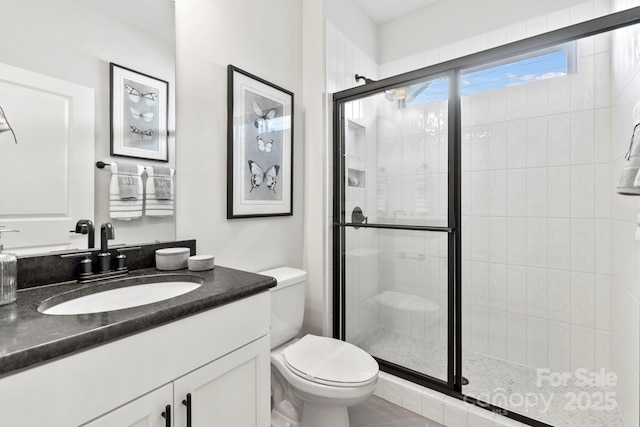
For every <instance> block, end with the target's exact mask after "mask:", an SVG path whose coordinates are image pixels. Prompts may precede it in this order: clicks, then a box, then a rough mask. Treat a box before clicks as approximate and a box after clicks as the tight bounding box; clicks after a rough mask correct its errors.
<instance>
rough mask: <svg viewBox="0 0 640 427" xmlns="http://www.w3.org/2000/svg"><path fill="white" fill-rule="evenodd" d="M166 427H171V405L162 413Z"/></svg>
mask: <svg viewBox="0 0 640 427" xmlns="http://www.w3.org/2000/svg"><path fill="white" fill-rule="evenodd" d="M162 417H163V418H164V425H165V427H171V405H167V406H165V408H164V412H163V413H162Z"/></svg>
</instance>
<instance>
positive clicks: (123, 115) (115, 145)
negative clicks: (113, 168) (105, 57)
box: [109, 63, 169, 162]
mask: <svg viewBox="0 0 640 427" xmlns="http://www.w3.org/2000/svg"><path fill="white" fill-rule="evenodd" d="M109 71H110V72H109V77H110V91H111V155H112V156H123V157H135V158H139V159H149V160H157V161H161V162H168V161H169V132H168V124H169V118H168V111H169V83H168V82H166V81H164V80H161V79H159V78H157V77H153V76H150V75H148V74H144V73H141V72H139V71H135V70H132V69H130V68H126V67H123V66H121V65H117V64H114V63H110V70H109Z"/></svg>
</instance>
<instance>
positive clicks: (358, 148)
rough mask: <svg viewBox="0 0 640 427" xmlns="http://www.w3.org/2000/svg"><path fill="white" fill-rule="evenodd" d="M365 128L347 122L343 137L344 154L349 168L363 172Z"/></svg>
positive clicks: (351, 121)
mask: <svg viewBox="0 0 640 427" xmlns="http://www.w3.org/2000/svg"><path fill="white" fill-rule="evenodd" d="M365 130H366V129H365V127H364V126H362V125H360V124H358V123H356V122H354V121H353V120H347V129H346V131H347V132H346V135H345V144H346V147H345V148H346V150H345V152H346V154H347V162H348V167H349V168H354V169H358V170H360V171H363V170H364V169H365V168H364V160H365Z"/></svg>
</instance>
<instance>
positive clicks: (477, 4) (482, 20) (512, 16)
mask: <svg viewBox="0 0 640 427" xmlns="http://www.w3.org/2000/svg"><path fill="white" fill-rule="evenodd" d="M607 1H608V0H607ZM581 3H584V1H583V0H540V1H519V2H514V1H513V0H483V1H469V0H446V1H438V2H436V3H434V4H432V5H430V6H427V7H425V8H423V9H421V10H418V11H416V12H414V13H411V14H408V15H406V16H404V17H401V18H398V19H395V20H393V21H390V22H388V23H386V24H383V25H381V26H380V27H379V32H378V59H379V62H380V63H381V64H382V63H385V62H389V61H393V60H396V59H399V58H405V57H409V56H411V55H413V54H415V53H418V52H421V51H424V50H429V49H434V48H440V47H442V46H445V45H447V44H449V43H451V42H452V41H456V40H463V39H467V38H470V37H473V36H476V35H478V34H483V33H489V32H491V31H494V30H496V29H499V28H503V27H505V28H508V31H509V32H510V33H512V34H513V35H517V33H519V32H521V31H522V30H521V28H519V27H518V26H513V27H512V24H514V23H520V22H525V21H526V22H527V23H528V24H529V25H530V26H539V25H540V23H541V22H540V19H539V18H538V17H540V16H544V15H545V14H551V15H550V16H551V19H562V13H558V14H556V13H552V12H556V11H562V9H565V8H568V7H571V6H574V5H578V4H581ZM545 20H546V16H545ZM523 35H524V34H523Z"/></svg>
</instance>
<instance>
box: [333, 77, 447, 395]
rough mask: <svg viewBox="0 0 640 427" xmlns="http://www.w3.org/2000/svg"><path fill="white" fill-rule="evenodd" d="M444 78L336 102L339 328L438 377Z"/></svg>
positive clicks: (443, 259)
mask: <svg viewBox="0 0 640 427" xmlns="http://www.w3.org/2000/svg"><path fill="white" fill-rule="evenodd" d="M449 82H450V78H449V77H448V76H445V77H438V78H430V79H421V80H420V81H416V82H413V83H411V84H409V85H407V86H404V87H398V88H395V89H388V90H386V91H381V92H378V93H376V94H373V95H370V96H367V97H364V98H360V99H357V100H351V101H347V102H344V103H337V105H336V108H337V112H338V116H337V117H336V119H337V120H339V121H340V123H341V126H340V135H338V141H340V144H339V146H338V147H336V148H337V150H336V153H335V155H336V157H337V158H338V159H340V161H339V162H337V163H336V168H338V169H340V172H341V173H340V176H341V182H340V185H339V186H337V187H336V188H335V191H336V192H337V193H338V194H337V196H338V197H336V200H337V201H336V203H337V206H336V211H335V219H336V222H335V225H334V226H335V230H334V231H335V233H334V236H335V237H334V238H335V239H336V240H337V241H336V242H335V243H336V244H338V245H339V246H340V249H339V252H338V251H336V252H337V253H338V254H339V256H336V258H335V261H334V262H335V264H336V268H335V271H336V272H337V277H336V281H337V282H338V286H337V287H336V289H335V290H334V292H336V293H337V299H336V306H335V309H336V310H338V311H340V312H341V315H340V316H339V319H340V322H339V324H338V325H336V335H337V336H338V337H340V338H343V339H344V340H346V341H348V342H350V343H353V344H355V345H357V346H359V347H361V348H362V349H364V350H366V351H367V352H369V353H370V354H371V355H373V356H374V357H375V358H376V359H377V360H378V361H379V362H380V363H381V365H385V366H388V367H391V368H400V367H402V368H401V369H406V370H409V371H413V372H417V373H419V374H420V375H422V376H428V377H431V378H432V379H436V380H438V381H440V382H442V383H450V382H452V378H450V377H449V374H448V372H449V366H448V364H449V363H451V358H452V351H451V345H452V343H451V341H450V334H449V330H450V329H449V322H450V316H449V314H450V308H449V307H450V289H451V286H450V279H449V277H450V275H449V274H448V272H449V269H450V268H451V266H452V264H451V259H450V256H449V254H450V251H451V250H452V245H453V239H452V228H451V221H450V215H449V212H450V206H449V203H450V200H449V199H450V197H449V143H448V142H449V139H450V135H449V126H448V117H449V114H450V112H449ZM338 150H339V151H338ZM341 303H342V304H341Z"/></svg>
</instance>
